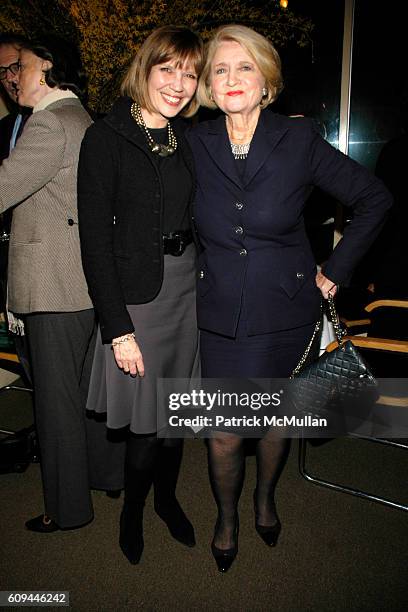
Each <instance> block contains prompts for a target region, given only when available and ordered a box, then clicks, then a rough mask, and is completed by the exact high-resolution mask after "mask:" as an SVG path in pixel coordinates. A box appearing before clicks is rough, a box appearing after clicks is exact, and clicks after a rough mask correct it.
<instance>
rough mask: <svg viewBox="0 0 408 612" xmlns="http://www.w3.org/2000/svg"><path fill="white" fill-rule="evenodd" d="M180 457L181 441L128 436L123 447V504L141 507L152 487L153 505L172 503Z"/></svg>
mask: <svg viewBox="0 0 408 612" xmlns="http://www.w3.org/2000/svg"><path fill="white" fill-rule="evenodd" d="M182 457H183V440H181V439H178V438H177V439H176V438H157V437H156V433H153V434H148V435H136V434H132V433H130V434H129V436H128V439H127V443H126V458H125V504H128V505H135V504H141V505H143V504H144V502H145V500H146V497H147V496H148V494H149V491H150V488H151V486H152V484H153V486H154V499H155V505H157V504H158V505H161V506H167V505H168V504H172V503H174V501H175V491H176V486H177V479H178V474H179V471H180V464H181V460H182Z"/></svg>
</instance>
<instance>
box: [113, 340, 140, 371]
mask: <svg viewBox="0 0 408 612" xmlns="http://www.w3.org/2000/svg"><path fill="white" fill-rule="evenodd" d="M127 336H129V334H127ZM123 338H124V336H119V337H118V338H114V339H113V340H112V350H113V354H114V355H115V359H116V363H117V365H118V367H119V368H120V369H121V370H123V372H124V374H130V375H131V376H137V375H139V376H144V373H145V370H144V363H143V355H142V352H141V350H140V348H139V345H138V343H137V342H136V340H135V339H134V338H133V337H128V338H127V340H126V341H125V342H123V340H122V339H123ZM121 340H122V341H121ZM115 343H116V344H115Z"/></svg>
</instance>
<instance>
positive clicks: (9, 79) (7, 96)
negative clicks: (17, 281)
mask: <svg viewBox="0 0 408 612" xmlns="http://www.w3.org/2000/svg"><path fill="white" fill-rule="evenodd" d="M24 42H27V41H26V40H25V38H24V37H23V36H20V35H19V34H14V33H12V32H9V33H0V82H1V87H0V92H1V94H2V98H3V100H4V102H5V104H6V106H7V109H8V110H9V114H8V115H7V116H6V117H4V118H3V119H1V120H0V164H1V162H2V161H3V159H6V157H8V156H9V153H10V151H11V150H12V149H13V148H14V146H15V144H16V141H17V139H18V137H19V136H20V134H21V132H22V130H23V127H24V123H25V121H26V119H27V118H28V117H29V115H30V114H31V110H30V109H25V108H21V107H20V106H18V100H17V87H16V75H17V74H18V72H19V50H20V46H21V44H23V43H24ZM11 215H12V211H6V212H5V213H3V214H2V215H0V312H4V313H5V312H6V295H7V292H6V283H7V259H8V240H9V234H10V226H11ZM15 324H16V326H18V321H15ZM11 328H12V326H11ZM12 330H13V331H17V330H16V329H13V328H12ZM15 345H16V350H17V354H18V356H19V359H20V362H21V364H22V366H23V368H24V372H25V374H26V376H27V378H28V379H29V380H30V368H29V363H28V357H27V353H28V351H27V349H26V346H25V337H24V336H19V335H16V336H15Z"/></svg>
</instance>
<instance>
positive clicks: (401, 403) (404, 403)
mask: <svg viewBox="0 0 408 612" xmlns="http://www.w3.org/2000/svg"><path fill="white" fill-rule="evenodd" d="M404 308H405V306H404ZM368 312H370V311H368ZM407 312H408V311H407ZM344 340H352V342H353V344H354V345H355V346H356V347H358V348H359V350H361V352H362V354H363V356H364V358H365V359H366V360H367V361H368V363H369V364H370V367H371V369H372V371H373V372H374V374H375V376H376V377H377V378H381V379H382V378H386V377H389V378H393V379H396V378H399V377H401V379H400V383H401V385H399V387H400V388H398V384H397V385H396V384H395V382H397V381H393V384H391V385H390V389H389V390H388V391H387V393H386V394H382V395H380V397H379V399H378V400H377V402H376V405H375V407H374V413H373V415H374V423H375V421H376V419H375V415H376V412H377V413H379V414H384V411H387V410H388V411H391V410H392V411H393V414H396V415H397V417H399V418H401V417H402V418H401V427H402V428H405V429H406V430H407V437H408V389H407V386H408V385H407V383H408V380H407V378H406V376H407V373H408V341H407V340H395V339H390V338H374V337H361V336H346V338H345V339H344ZM336 347H337V342H333V343H331V344H330V345H329V346H328V347H327V349H326V350H328V351H330V350H333V349H334V348H336ZM378 423H379V424H378V425H377V426H375V425H374V426H373V430H372V432H370V435H361V434H358V433H350V434H348V436H350V437H351V438H354V439H359V440H364V441H368V442H374V443H376V444H382V445H386V446H390V447H394V448H400V449H408V444H407V440H406V439H403V438H401V439H400V438H398V439H395V438H393V437H392V436H389V438H391V439H389V438H387V437H386V435H385V436H384V429H382V427H381V418H379V419H378ZM385 431H387V428H385ZM308 444H309V442H308V441H307V439H304V438H301V439H300V440H299V457H298V465H299V472H300V474H301V475H302V476H303V478H305V479H306V480H307V481H309V482H312V483H314V484H317V485H320V486H322V487H326V488H328V489H332V490H335V491H340V492H342V493H348V494H349V495H354V496H356V497H360V498H363V499H369V500H371V501H374V502H377V503H380V504H384V505H386V506H391V507H393V508H397V509H399V510H404V511H408V505H407V504H406V503H403V502H400V501H395V500H391V499H388V498H386V497H382V496H380V495H375V494H373V493H369V492H367V491H363V490H361V489H357V488H353V487H351V486H347V485H345V484H340V483H337V482H333V481H331V480H327V479H323V478H320V477H319V476H317V475H314V474H312V473H310V471H308V469H307V467H306V460H307V448H308Z"/></svg>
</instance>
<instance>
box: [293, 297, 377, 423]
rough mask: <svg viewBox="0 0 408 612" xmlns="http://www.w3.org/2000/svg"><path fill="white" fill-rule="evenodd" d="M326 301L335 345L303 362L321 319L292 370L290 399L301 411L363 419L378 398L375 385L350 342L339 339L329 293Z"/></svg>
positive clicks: (339, 327)
mask: <svg viewBox="0 0 408 612" xmlns="http://www.w3.org/2000/svg"><path fill="white" fill-rule="evenodd" d="M328 304H329V313H330V319H331V321H332V323H333V327H334V330H335V333H336V339H337V343H338V347H337V348H336V349H334V350H333V351H331V352H325V353H323V355H322V356H321V357H320V358H319V359H317V360H316V361H314V362H313V363H311V364H310V365H306V366H305V365H304V364H305V362H306V360H307V357H308V355H309V352H310V349H311V347H312V345H313V343H314V340H315V339H316V337H317V336H318V334H319V331H320V326H321V318H320V320H319V321H318V323H316V327H315V331H314V333H313V337H312V339H311V341H310V342H309V344H308V346H307V348H306V350H305V353H304V354H303V356H302V358H301V359H300V362H299V363H298V365H297V366H296V368H295V369H294V370H293V372H292V375H291V378H293V379H295V380H294V383H293V387H292V394H291V399H292V402H293V404H294V407H295V409H296V410H297V411H300V412H302V413H304V414H310V415H313V416H316V417H321V416H328V415H329V416H330V415H331V416H334V415H336V416H337V417H342V422H343V423H344V422H345V421H344V418H345V417H347V415H349V416H351V417H353V416H354V417H355V418H356V419H357V420H358V419H359V418H360V419H361V420H363V419H364V418H366V417H367V411H369V410H370V409H371V407H372V405H373V404H374V402H375V401H376V400H377V399H378V395H379V394H378V384H377V382H376V380H375V378H374V376H373V374H372V373H371V372H370V369H369V367H368V365H367V364H366V362H365V361H364V359H363V357H362V356H361V354H360V353H359V352H358V351H357V349H356V348H355V347H354V345H353V343H352V341H350V340H347V341H346V342H342V339H343V337H344V335H345V334H344V332H343V330H342V329H341V326H340V323H339V320H338V316H337V312H336V309H335V306H334V301H333V297H332V296H331V295H330V294H329V298H328ZM322 309H323V306H322ZM346 420H347V419H346Z"/></svg>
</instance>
